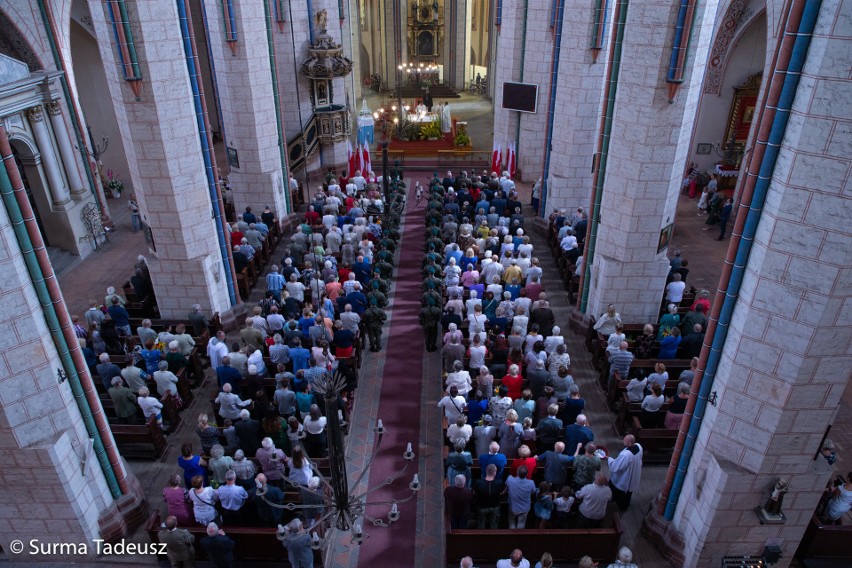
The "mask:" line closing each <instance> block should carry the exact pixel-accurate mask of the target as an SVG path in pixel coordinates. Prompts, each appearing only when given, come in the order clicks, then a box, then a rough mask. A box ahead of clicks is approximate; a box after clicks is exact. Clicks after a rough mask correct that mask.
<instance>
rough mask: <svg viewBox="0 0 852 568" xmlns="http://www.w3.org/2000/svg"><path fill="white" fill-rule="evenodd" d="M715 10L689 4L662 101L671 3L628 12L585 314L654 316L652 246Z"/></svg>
mask: <svg viewBox="0 0 852 568" xmlns="http://www.w3.org/2000/svg"><path fill="white" fill-rule="evenodd" d="M715 10H716V5H715V3H714V4H706V3H699V4H698V5H697V7H696V8H695V20H694V24H693V27H692V32H691V40H690V43H689V52H688V59H687V66H686V71H685V76H684V82H683V84H682V86H681V88H680V92H679V93H678V95H677V96H676V98H675V99H674V101H673V102H672V103H669V101H668V94H667V84H666V82H665V71H666V69H667V68H668V61H669V57H670V55H671V48H672V38H673V35H674V29H675V27H676V22H677V12H678V6H677V5H676V4H672V3H671V2H668V1H666V0H649V2H646V3H644V4H643V5H642V6H639V5H634V4H632V3H631V4H630V5H629V7H628V8H627V22H626V25H625V30H624V43H623V47H622V57H621V73H620V76H619V80H618V85H617V93H616V100H615V111H614V118H613V124H612V130H611V133H610V144H609V158H608V162H607V165H606V172H605V176H606V177H605V182H604V186H603V197H602V203H601V214H600V225H599V228H598V234H597V242H596V250H595V255H594V260H593V263H592V264H591V265H590V266H591V272H590V279H589V282H588V284H589V294H588V306H587V310H586V313H587V314H594V315H600V314H601V313H602V312H603V311H604V310H605V309H606V306H607V304H609V303H613V304H615V305H616V307H617V309H618V310H619V312H620V313H621V315H622V317H624V319H625V321H629V322H648V321H656V320H657V315H658V307H659V305H660V300H661V299H662V295H663V289H664V288H665V283H666V276H667V275H668V272H669V261H668V258H667V256H666V251H661V252H659V253H658V252H657V244H658V242H659V238H660V231H661V229H663V228H664V227H666V226H667V225H669V224H671V223H673V222H674V217H675V209H676V206H677V198H678V195H679V192H680V187H681V181H682V176H683V164H684V161H685V160H686V156H687V153H688V150H689V141H690V139H691V138H692V125H693V120H694V118H695V114H696V111H697V107H698V100H699V98H700V94H701V92H700V91H701V81H702V79H703V77H704V69H705V67H706V61H707V52H708V49H709V44H710V39H711V37H712V34H713V27H714V26H713V24H714V22H713V17H714V14H715ZM567 19H568V18H567V17H566V20H567ZM589 165H590V164H589Z"/></svg>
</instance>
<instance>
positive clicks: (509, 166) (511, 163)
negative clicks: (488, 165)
mask: <svg viewBox="0 0 852 568" xmlns="http://www.w3.org/2000/svg"><path fill="white" fill-rule="evenodd" d="M506 171H508V172H509V178H511V179H514V177H515V171H516V156H515V143H514V142H509V156H508V157H507V158H506Z"/></svg>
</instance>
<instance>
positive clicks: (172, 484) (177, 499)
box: [163, 474, 195, 527]
mask: <svg viewBox="0 0 852 568" xmlns="http://www.w3.org/2000/svg"><path fill="white" fill-rule="evenodd" d="M163 501H165V502H166V506H167V507H168V514H169V515H174V516H175V517H176V518H177V522H178V525H179V526H182V527H188V526H191V525H194V524H195V521H194V519H193V518H192V512H191V511H190V509H189V503H188V502H187V500H186V490H185V489H184V488H183V487H181V486H180V475H178V474H174V475H173V476H171V477H170V478H169V486H168V487H164V488H163Z"/></svg>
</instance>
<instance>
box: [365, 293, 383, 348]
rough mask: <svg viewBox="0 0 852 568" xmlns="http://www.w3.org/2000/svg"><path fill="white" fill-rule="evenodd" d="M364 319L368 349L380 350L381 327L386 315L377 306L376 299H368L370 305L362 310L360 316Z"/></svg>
mask: <svg viewBox="0 0 852 568" xmlns="http://www.w3.org/2000/svg"><path fill="white" fill-rule="evenodd" d="M361 319H362V320H363V321H364V327H365V328H367V337H369V338H370V351H381V350H382V327H383V326H384V325H385V321H387V319H388V316H387V314H386V313H385V311H384V310H382V309H381V308H379V306H378V299H377V298H375V297H374V298H371V299H370V307H369V308H367V309H366V310H364V314H363V315H362V316H361Z"/></svg>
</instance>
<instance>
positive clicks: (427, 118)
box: [406, 112, 441, 124]
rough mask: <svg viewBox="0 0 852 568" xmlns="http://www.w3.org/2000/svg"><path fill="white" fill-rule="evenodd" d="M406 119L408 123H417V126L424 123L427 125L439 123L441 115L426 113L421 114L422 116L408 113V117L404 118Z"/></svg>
mask: <svg viewBox="0 0 852 568" xmlns="http://www.w3.org/2000/svg"><path fill="white" fill-rule="evenodd" d="M406 119H407V120H408V122H416V123H419V124H425V123H428V122H434V121H436V120H437V121H440V120H441V115H439V114H438V113H437V112H426V113H422V114H419V113H409V114H408V116H407V117H406Z"/></svg>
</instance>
